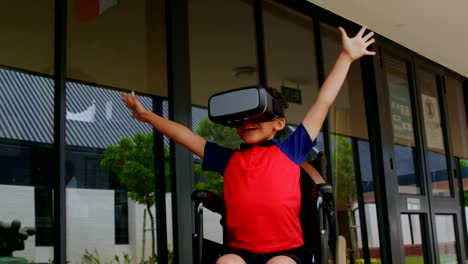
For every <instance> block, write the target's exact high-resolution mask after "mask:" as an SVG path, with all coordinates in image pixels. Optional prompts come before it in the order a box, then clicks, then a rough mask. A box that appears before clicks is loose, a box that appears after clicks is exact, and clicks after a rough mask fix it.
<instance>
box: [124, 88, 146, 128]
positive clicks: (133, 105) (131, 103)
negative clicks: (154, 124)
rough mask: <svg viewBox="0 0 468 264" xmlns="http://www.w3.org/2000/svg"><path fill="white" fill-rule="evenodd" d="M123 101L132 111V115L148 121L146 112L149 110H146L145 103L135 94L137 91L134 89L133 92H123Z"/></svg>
mask: <svg viewBox="0 0 468 264" xmlns="http://www.w3.org/2000/svg"><path fill="white" fill-rule="evenodd" d="M122 101H123V102H124V103H125V106H127V107H128V109H130V111H132V117H133V118H135V119H137V120H139V121H142V122H146V121H147V120H146V119H147V118H146V115H145V113H146V112H147V111H148V110H146V109H145V108H144V107H143V105H142V104H141V103H140V100H138V98H137V97H136V95H135V92H133V91H132V93H131V94H126V93H122Z"/></svg>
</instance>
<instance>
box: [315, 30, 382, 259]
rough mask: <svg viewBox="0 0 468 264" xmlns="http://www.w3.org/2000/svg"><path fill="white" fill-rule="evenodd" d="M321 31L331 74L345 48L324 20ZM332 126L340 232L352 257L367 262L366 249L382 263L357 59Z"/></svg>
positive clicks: (331, 117)
mask: <svg viewBox="0 0 468 264" xmlns="http://www.w3.org/2000/svg"><path fill="white" fill-rule="evenodd" d="M320 31H321V37H322V47H323V58H324V63H325V73H326V74H328V73H329V72H330V70H331V68H332V67H333V65H334V63H335V60H336V58H337V57H338V54H339V52H340V51H341V35H340V33H339V31H338V30H337V29H335V28H332V27H331V26H328V25H325V24H321V26H320ZM348 34H350V35H351V34H352V33H348ZM328 127H329V130H330V150H331V158H332V159H331V161H330V162H331V168H332V177H333V184H334V187H335V194H336V195H335V199H336V209H337V219H338V228H339V230H338V231H339V234H340V235H343V236H344V237H346V243H347V247H348V252H349V254H348V258H349V261H350V262H351V263H355V262H361V261H364V257H365V256H364V250H365V248H364V247H367V248H366V250H367V249H368V250H369V257H370V258H371V259H373V261H376V260H377V261H378V260H380V243H379V230H378V225H377V211H376V210H377V208H376V204H375V196H374V184H373V177H374V176H373V174H372V166H371V158H370V148H369V138H368V134H367V122H366V113H365V108H364V94H363V86H362V80H361V66H360V63H359V61H356V62H354V63H353V65H352V66H351V68H350V71H349V73H348V76H347V78H346V80H345V82H344V84H343V87H342V88H341V91H340V93H339V94H338V97H337V98H336V100H335V102H334V104H333V105H332V107H331V109H330V112H329V116H328ZM361 192H362V193H361ZM358 195H362V199H360V200H361V201H363V203H361V204H360V203H359V202H358ZM363 231H365V232H363ZM363 234H367V235H364V236H363ZM366 242H367V243H366Z"/></svg>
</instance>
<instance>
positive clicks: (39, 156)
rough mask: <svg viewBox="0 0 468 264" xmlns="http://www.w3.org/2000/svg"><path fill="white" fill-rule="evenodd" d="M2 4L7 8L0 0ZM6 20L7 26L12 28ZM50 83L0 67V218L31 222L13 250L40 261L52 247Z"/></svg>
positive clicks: (46, 259) (24, 223)
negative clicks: (30, 233) (31, 229)
mask: <svg viewBox="0 0 468 264" xmlns="http://www.w3.org/2000/svg"><path fill="white" fill-rule="evenodd" d="M12 4H13V3H12ZM15 4H16V3H15ZM0 10H1V11H0V12H3V11H4V10H9V8H8V7H3V6H2V4H0ZM10 11H11V10H10ZM35 11H37V12H38V10H37V8H36V9H35ZM38 16H42V14H41V12H38ZM26 24H28V23H26ZM9 25H10V27H11V28H10V29H9V30H12V29H13V28H15V25H14V24H13V25H12V24H11V23H10V24H9ZM18 30H20V28H18ZM23 34H24V32H23ZM8 41H9V40H6V42H8ZM31 51H34V52H39V53H42V52H43V51H39V50H36V49H32V50H31ZM9 52H12V51H11V50H9ZM13 53H14V52H13ZM0 58H2V59H3V58H4V57H2V56H0ZM2 59H0V64H1V63H3V62H4V61H2ZM53 87H54V86H53V80H52V78H48V77H43V76H39V75H36V74H32V73H24V72H18V71H14V70H9V69H4V68H0V94H1V96H0V117H1V121H0V221H2V222H3V223H4V224H11V222H12V221H13V220H15V219H17V220H19V221H20V222H21V227H35V228H36V234H35V235H34V236H32V237H28V238H27V239H26V240H25V241H24V246H25V248H24V250H18V251H14V252H13V255H14V256H16V257H22V258H25V259H27V261H32V262H43V263H48V262H49V260H50V259H51V256H53V252H54V251H53V242H54V241H53V233H52V232H53V207H52V197H53V192H52V176H53V175H54V172H53V170H54V168H53V167H52V166H51V161H52V160H53V143H54V138H53V134H54V121H53V108H54V101H53V97H54V88H53Z"/></svg>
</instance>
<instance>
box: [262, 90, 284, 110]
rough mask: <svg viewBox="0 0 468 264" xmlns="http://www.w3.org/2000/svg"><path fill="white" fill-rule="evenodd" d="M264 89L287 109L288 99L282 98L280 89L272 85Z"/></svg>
mask: <svg viewBox="0 0 468 264" xmlns="http://www.w3.org/2000/svg"><path fill="white" fill-rule="evenodd" d="M265 90H266V91H267V92H268V93H269V94H270V95H271V96H272V97H273V98H275V99H276V100H278V101H279V102H280V103H281V104H282V105H283V107H284V109H287V108H288V107H289V104H288V101H286V99H285V98H284V96H283V94H281V92H280V91H278V90H277V89H275V88H273V87H266V88H265Z"/></svg>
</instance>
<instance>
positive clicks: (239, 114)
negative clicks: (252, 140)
mask: <svg viewBox="0 0 468 264" xmlns="http://www.w3.org/2000/svg"><path fill="white" fill-rule="evenodd" d="M208 116H209V118H210V120H211V121H212V122H214V123H218V124H221V125H225V126H230V127H237V126H240V125H242V124H245V123H248V122H254V123H257V122H266V121H272V120H275V119H276V118H278V117H284V106H283V104H282V103H281V102H279V101H278V100H276V99H275V98H273V97H272V96H271V95H270V94H269V93H268V92H267V90H266V89H265V88H263V87H261V86H253V87H244V88H239V89H234V90H229V91H226V92H221V93H217V94H215V95H213V96H211V97H210V99H209V100H208Z"/></svg>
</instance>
